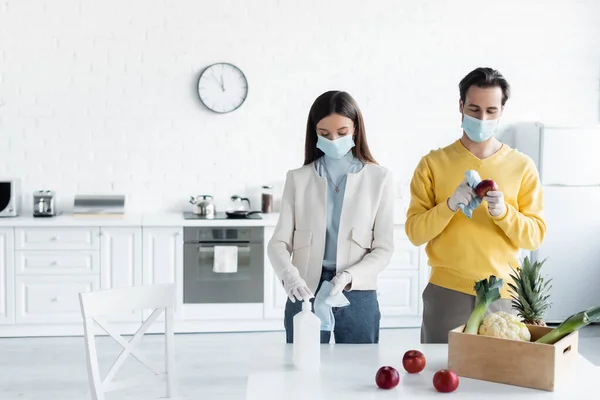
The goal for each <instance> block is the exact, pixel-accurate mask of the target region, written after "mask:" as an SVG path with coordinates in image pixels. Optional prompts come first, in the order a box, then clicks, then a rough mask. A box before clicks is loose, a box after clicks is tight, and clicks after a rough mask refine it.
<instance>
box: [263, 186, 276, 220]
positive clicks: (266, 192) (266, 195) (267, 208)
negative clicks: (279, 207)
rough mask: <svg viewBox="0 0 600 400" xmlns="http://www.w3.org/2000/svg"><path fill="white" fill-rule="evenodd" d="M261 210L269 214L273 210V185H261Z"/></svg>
mask: <svg viewBox="0 0 600 400" xmlns="http://www.w3.org/2000/svg"><path fill="white" fill-rule="evenodd" d="M261 199H262V201H261V204H262V207H261V212H262V213H263V214H269V213H272V212H273V186H270V185H265V186H263V187H262V196H261Z"/></svg>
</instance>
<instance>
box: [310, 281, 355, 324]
mask: <svg viewBox="0 0 600 400" xmlns="http://www.w3.org/2000/svg"><path fill="white" fill-rule="evenodd" d="M331 288H333V285H332V284H331V282H329V281H323V283H321V287H320V288H319V291H318V292H317V295H316V296H315V303H314V307H315V315H316V316H317V317H319V319H320V320H321V330H322V331H327V332H331V331H333V328H334V326H335V318H334V316H333V308H332V307H346V306H348V305H350V302H349V301H348V299H347V298H346V296H344V294H343V293H342V292H339V293H337V294H335V295H333V296H331V295H330V294H329V293H330V292H331Z"/></svg>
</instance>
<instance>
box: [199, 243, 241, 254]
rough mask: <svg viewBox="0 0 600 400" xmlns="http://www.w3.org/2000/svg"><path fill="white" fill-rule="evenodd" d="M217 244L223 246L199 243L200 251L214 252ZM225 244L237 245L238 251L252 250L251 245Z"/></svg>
mask: <svg viewBox="0 0 600 400" xmlns="http://www.w3.org/2000/svg"><path fill="white" fill-rule="evenodd" d="M215 246H221V245H202V244H201V245H198V252H199V253H214V252H215ZM224 246H236V247H237V248H238V252H240V251H241V252H249V251H250V245H244V246H239V245H230V244H226V245H224Z"/></svg>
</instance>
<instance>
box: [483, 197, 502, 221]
mask: <svg viewBox="0 0 600 400" xmlns="http://www.w3.org/2000/svg"><path fill="white" fill-rule="evenodd" d="M483 200H484V201H487V203H488V212H489V213H490V215H491V216H492V217H499V216H501V215H502V214H504V212H505V211H506V203H505V202H504V194H503V193H502V192H500V191H490V192H487V194H486V195H485V197H484V198H483Z"/></svg>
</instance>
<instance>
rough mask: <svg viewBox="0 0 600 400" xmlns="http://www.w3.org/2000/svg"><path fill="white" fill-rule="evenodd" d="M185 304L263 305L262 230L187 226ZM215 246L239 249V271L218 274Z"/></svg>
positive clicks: (184, 278)
mask: <svg viewBox="0 0 600 400" xmlns="http://www.w3.org/2000/svg"><path fill="white" fill-rule="evenodd" d="M183 238H184V245H183V246H184V249H183V302H184V303H186V304H191V303H196V304H198V303H203V304H206V303H208V304H214V303H221V304H224V303H262V302H263V300H264V295H263V291H264V290H263V289H264V282H263V279H264V253H265V252H264V232H263V228H262V227H184V228H183ZM215 246H236V247H237V272H235V273H217V272H214V271H213V267H214V264H215Z"/></svg>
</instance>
